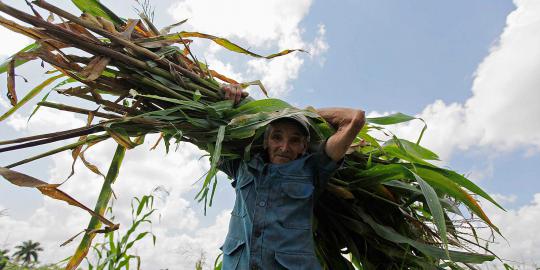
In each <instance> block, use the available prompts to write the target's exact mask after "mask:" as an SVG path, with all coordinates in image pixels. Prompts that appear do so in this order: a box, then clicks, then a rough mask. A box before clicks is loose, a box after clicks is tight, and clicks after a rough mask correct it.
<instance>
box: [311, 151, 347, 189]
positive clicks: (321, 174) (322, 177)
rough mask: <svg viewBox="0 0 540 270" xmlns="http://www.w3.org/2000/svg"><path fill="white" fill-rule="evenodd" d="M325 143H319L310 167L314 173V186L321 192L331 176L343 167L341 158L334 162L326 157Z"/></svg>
mask: <svg viewBox="0 0 540 270" xmlns="http://www.w3.org/2000/svg"><path fill="white" fill-rule="evenodd" d="M325 147H326V141H324V142H323V143H321V144H320V145H319V146H318V147H317V150H316V151H315V152H314V153H313V156H312V166H313V167H314V168H313V169H314V171H315V176H316V177H315V181H314V183H313V184H314V185H315V187H316V188H318V189H320V190H323V189H324V188H325V187H326V184H328V181H329V180H330V178H331V177H332V175H333V174H334V173H335V172H336V171H337V170H338V169H339V168H340V167H341V166H342V165H343V160H344V159H343V158H342V159H341V160H339V161H334V160H332V158H330V157H329V156H328V154H327V153H326V151H325Z"/></svg>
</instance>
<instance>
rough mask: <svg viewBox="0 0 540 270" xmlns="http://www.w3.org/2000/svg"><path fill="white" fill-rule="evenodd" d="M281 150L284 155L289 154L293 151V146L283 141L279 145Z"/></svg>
mask: <svg viewBox="0 0 540 270" xmlns="http://www.w3.org/2000/svg"><path fill="white" fill-rule="evenodd" d="M279 150H280V151H281V152H282V153H288V152H290V150H291V145H290V143H289V142H288V141H283V142H281V144H280V145H279Z"/></svg>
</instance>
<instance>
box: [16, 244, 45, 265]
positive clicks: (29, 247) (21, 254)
mask: <svg viewBox="0 0 540 270" xmlns="http://www.w3.org/2000/svg"><path fill="white" fill-rule="evenodd" d="M40 245H41V244H40V243H39V242H33V241H32V240H28V241H24V242H23V243H22V244H20V245H18V246H16V247H15V249H16V251H15V253H13V256H14V257H15V259H16V260H22V262H23V265H30V264H32V263H37V262H38V252H40V251H43V248H42V247H41V246H40Z"/></svg>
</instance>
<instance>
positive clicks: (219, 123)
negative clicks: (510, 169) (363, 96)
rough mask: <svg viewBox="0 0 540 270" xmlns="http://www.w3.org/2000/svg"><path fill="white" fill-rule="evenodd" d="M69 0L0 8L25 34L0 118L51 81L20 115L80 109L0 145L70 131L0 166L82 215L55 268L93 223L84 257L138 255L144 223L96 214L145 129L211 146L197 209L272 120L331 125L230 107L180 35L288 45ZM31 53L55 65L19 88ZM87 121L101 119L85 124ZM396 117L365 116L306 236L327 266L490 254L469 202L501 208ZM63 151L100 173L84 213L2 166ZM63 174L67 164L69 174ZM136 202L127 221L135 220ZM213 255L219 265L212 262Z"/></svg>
mask: <svg viewBox="0 0 540 270" xmlns="http://www.w3.org/2000/svg"><path fill="white" fill-rule="evenodd" d="M72 2H73V3H74V4H75V5H76V6H77V7H78V8H79V9H80V10H81V11H82V12H83V14H82V15H81V16H75V15H73V14H71V13H68V12H66V11H65V10H62V9H61V8H59V7H57V6H54V5H51V4H49V3H48V2H47V1H45V0H35V1H33V2H32V4H31V6H32V7H33V8H34V7H39V8H42V9H44V10H47V12H50V13H52V14H54V15H56V16H59V17H61V18H62V22H59V23H54V21H50V20H45V19H44V18H43V16H41V15H39V12H38V11H37V10H36V9H33V14H28V13H25V12H22V11H19V10H17V9H14V8H12V7H10V6H9V5H6V4H4V3H3V2H0V12H3V13H6V14H8V15H10V16H12V17H14V18H17V19H19V20H21V21H23V22H25V23H28V24H30V25H32V26H33V27H27V26H24V25H20V24H18V23H16V22H14V21H10V20H8V19H5V18H3V17H0V25H3V26H5V27H7V28H8V29H10V30H12V31H15V32H18V33H21V34H23V35H26V36H29V37H31V38H32V39H34V40H36V43H34V44H32V45H29V46H27V47H26V48H23V49H22V50H21V51H20V52H18V53H16V54H15V55H13V56H12V57H11V58H9V59H8V60H7V61H6V62H5V63H4V64H2V65H0V73H7V81H8V85H7V89H8V97H9V100H10V102H11V104H12V107H11V108H10V109H8V110H7V111H6V112H4V113H3V114H2V115H0V121H3V120H5V119H7V118H8V117H9V116H10V115H12V114H13V113H14V112H15V111H16V110H18V109H19V108H21V107H22V106H24V105H25V104H27V103H28V102H29V101H30V100H32V99H33V98H35V97H36V96H37V95H39V94H40V93H41V92H42V91H43V90H44V89H46V88H48V87H49V86H50V85H53V86H52V88H51V92H49V93H48V94H46V95H44V96H43V98H42V100H41V101H40V102H38V103H37V106H36V108H35V109H34V111H33V113H32V114H31V116H32V115H34V113H36V112H37V111H38V110H39V108H41V107H49V108H53V109H57V110H62V111H69V112H73V113H78V114H83V115H85V116H87V119H88V120H87V125H86V126H84V127H80V128H76V129H72V130H65V131H60V132H51V133H47V134H40V135H34V136H30V137H25V138H17V139H12V140H7V141H2V142H0V145H2V147H1V148H0V152H8V151H14V150H18V149H22V148H27V147H34V146H37V145H43V144H48V143H52V142H56V141H62V140H66V139H70V138H78V140H77V141H76V142H72V143H69V144H67V145H64V146H62V147H59V148H56V149H52V150H49V151H47V152H45V153H42V154H38V155H35V156H32V157H29V158H27V159H24V160H21V161H19V162H16V163H13V164H9V165H7V166H5V167H0V175H2V176H3V177H4V178H5V179H7V180H8V181H9V182H11V183H13V184H15V185H18V186H22V187H33V188H36V189H38V190H39V191H40V192H42V193H43V194H44V195H45V196H49V197H52V198H54V199H58V200H63V201H65V202H68V203H69V204H71V205H74V206H76V207H79V208H81V209H83V210H85V211H87V212H88V213H90V214H91V215H92V218H91V219H90V222H89V224H88V226H87V229H86V231H85V234H84V236H83V239H82V240H81V242H80V243H79V246H78V247H77V250H76V251H75V253H74V255H73V256H72V257H71V259H70V261H69V262H68V265H67V266H66V269H68V270H73V269H76V268H77V266H78V265H79V264H80V262H81V261H82V260H83V258H85V256H86V254H87V253H88V251H89V249H90V248H91V246H92V241H93V239H94V238H95V236H96V235H97V234H99V233H106V234H107V239H108V241H107V243H105V244H102V245H101V244H100V245H98V246H97V247H96V246H94V250H95V251H96V252H97V251H98V250H99V252H100V253H99V254H100V255H99V256H98V257H99V258H100V259H101V261H99V263H97V264H95V265H92V267H96V268H97V267H98V265H100V267H101V266H103V265H107V267H111V269H116V268H115V267H123V266H126V265H129V263H130V262H131V261H133V260H135V261H138V260H140V259H138V258H137V257H136V256H133V255H128V254H127V251H128V250H129V248H131V247H132V245H133V244H134V243H135V242H136V241H138V240H140V239H137V238H138V237H139V236H140V237H145V236H146V235H147V234H144V233H142V234H139V235H138V236H137V237H135V239H134V240H129V239H131V238H130V236H131V235H132V234H133V233H134V231H128V234H126V235H124V236H122V237H121V236H117V237H116V238H115V235H114V233H112V232H113V231H115V230H117V229H118V228H119V226H118V224H114V223H113V222H112V221H110V220H108V219H107V218H105V217H104V216H103V215H104V213H105V212H106V209H107V205H108V204H109V201H110V199H111V197H112V188H111V186H112V185H113V184H114V182H115V180H116V179H117V176H118V175H119V173H120V168H121V164H122V160H123V157H124V155H125V154H126V151H127V150H128V149H132V148H135V147H137V146H139V145H141V144H142V143H143V142H144V139H145V136H146V135H147V134H160V139H159V140H158V142H156V144H157V143H160V142H162V143H164V145H165V148H166V151H169V148H170V144H171V142H179V141H185V142H189V143H192V144H194V145H196V146H198V147H199V148H200V149H203V150H205V151H207V152H208V153H209V155H210V157H211V158H210V169H209V171H208V173H207V174H206V175H205V177H203V180H202V181H201V182H202V185H201V189H200V192H199V193H198V194H197V196H196V199H197V200H198V201H199V202H202V203H204V206H205V209H206V207H207V206H212V203H213V196H214V193H215V191H216V187H217V184H218V183H217V177H216V174H217V171H218V169H217V164H218V161H219V160H220V159H238V158H244V159H249V158H250V157H251V156H252V154H253V153H255V152H257V151H260V150H261V148H262V145H261V135H262V134H263V132H264V127H265V126H266V125H267V124H268V123H270V122H271V121H273V120H274V119H276V118H280V117H283V116H291V115H298V114H301V115H304V116H306V117H308V118H310V121H311V123H310V128H311V129H312V134H313V141H314V143H316V142H321V141H324V140H325V139H326V138H328V137H329V136H331V135H332V134H333V132H334V130H333V127H332V126H330V125H329V124H328V123H326V122H325V121H324V119H322V118H321V117H320V116H319V115H318V114H317V113H316V111H315V110H313V109H312V108H306V109H298V108H295V107H293V106H291V105H290V104H288V103H287V102H285V101H282V100H279V99H270V98H269V99H262V100H254V99H252V98H249V97H248V98H245V99H244V100H243V101H242V102H241V103H240V104H238V106H235V105H234V104H233V103H232V102H231V101H228V100H226V101H224V100H223V93H222V91H221V89H220V83H238V82H236V81H235V80H233V79H231V78H228V77H226V76H224V75H222V74H219V73H218V72H216V71H214V70H210V69H209V68H208V66H206V65H205V64H203V63H201V62H199V61H198V60H197V58H196V57H195V56H194V55H193V54H192V52H191V51H190V49H189V44H190V43H191V42H193V40H192V39H193V38H205V39H209V40H211V41H213V42H215V43H217V44H219V45H221V46H223V47H225V48H227V49H229V50H231V51H234V52H238V53H243V54H246V55H249V56H252V57H259V58H266V59H270V58H273V57H278V56H282V55H286V54H288V53H291V52H293V51H296V50H283V51H281V52H279V53H276V54H272V55H268V56H262V55H259V54H256V53H253V52H251V51H249V50H246V49H244V48H242V47H240V46H238V45H236V44H234V43H232V42H230V41H228V40H226V39H224V38H220V37H216V36H213V35H208V34H203V33H199V32H186V31H181V32H177V33H173V34H170V33H169V32H170V30H171V28H172V26H170V27H165V28H163V29H161V30H158V29H157V28H156V26H155V25H153V23H152V22H151V18H148V15H144V14H143V16H141V20H139V19H124V18H120V17H118V16H117V15H116V14H114V13H113V12H112V11H111V10H110V9H108V8H107V7H105V6H104V5H103V4H101V3H100V2H99V1H96V0H72ZM145 10H148V9H146V8H145ZM143 13H144V12H143ZM146 13H148V12H146ZM181 23H182V22H180V23H178V24H175V25H181ZM70 48H76V49H79V50H82V51H84V52H85V53H84V54H73V50H67V49H70ZM37 58H40V59H41V60H43V61H44V62H47V63H48V64H50V65H51V66H52V68H53V69H52V70H51V71H50V72H48V74H50V77H49V78H48V79H46V80H45V81H44V82H42V83H41V84H39V85H38V86H36V87H35V88H34V89H32V90H30V91H28V92H27V93H26V95H25V96H24V97H22V98H21V99H19V98H18V96H17V91H16V87H15V77H16V74H15V68H16V67H18V66H20V65H22V64H24V63H26V62H28V61H30V60H33V59H37ZM53 83H55V84H53ZM240 85H241V86H242V87H247V86H248V85H260V86H261V89H262V90H263V92H264V93H265V94H266V90H265V89H264V87H262V84H261V83H260V82H258V81H254V82H248V83H242V84H240ZM52 91H54V92H52ZM50 94H53V95H52V96H54V94H60V95H64V96H69V97H70V98H71V99H77V100H78V101H81V100H84V101H89V102H90V103H91V105H89V107H90V108H88V107H84V108H81V107H77V106H79V105H78V104H80V102H76V103H74V104H72V105H67V104H60V103H55V102H50V101H48V98H49V97H50V96H51V95H50ZM74 105H77V106H74ZM31 116H30V117H31ZM94 118H99V119H101V121H99V122H97V123H96V122H95V121H94ZM407 121H423V120H421V119H417V118H415V117H412V116H408V115H404V114H401V113H396V114H392V115H387V116H384V117H376V118H368V119H367V122H368V124H367V125H366V126H365V127H364V128H363V129H362V131H360V132H359V134H358V135H357V138H356V141H355V143H353V145H351V147H350V149H349V151H348V154H347V155H346V157H345V159H344V165H343V166H342V168H340V169H339V170H338V171H337V172H336V174H335V175H334V176H333V178H332V179H331V180H330V182H329V184H328V186H327V187H326V190H325V192H323V193H322V195H321V196H320V198H319V199H318V200H317V203H316V205H315V209H314V211H315V220H314V224H313V226H314V227H313V229H314V235H313V237H314V239H315V245H316V253H317V256H318V257H319V259H320V261H321V264H322V265H323V267H324V268H325V269H339V270H341V269H347V270H348V269H351V270H352V269H355V268H356V269H434V268H438V269H441V268H442V269H467V268H469V267H470V266H471V265H473V264H481V263H483V262H486V261H491V260H494V259H495V258H496V256H495V254H493V253H492V252H491V251H490V250H489V249H487V248H485V246H486V245H484V243H483V242H482V240H481V239H480V238H479V237H477V232H476V230H477V229H479V228H481V227H482V226H485V227H487V228H489V229H490V230H493V231H495V232H497V233H500V232H499V230H498V228H497V227H496V226H495V224H493V223H492V222H491V221H490V219H489V217H488V216H487V215H486V214H485V213H484V211H483V209H482V207H481V206H480V204H479V202H478V200H479V198H482V199H484V200H486V201H487V202H489V203H492V204H494V205H496V206H498V207H500V205H499V204H497V202H496V201H495V200H493V198H491V197H490V196H489V195H488V194H487V193H486V192H485V191H483V190H482V189H481V188H480V187H478V186H477V185H476V184H474V183H473V182H472V181H470V180H469V179H467V178H466V177H464V176H463V175H462V174H459V173H457V172H454V171H452V170H449V169H445V168H440V167H438V166H436V165H434V164H433V161H436V160H438V159H439V157H438V156H437V154H435V153H434V152H432V151H430V150H429V149H426V148H425V147H423V146H422V145H421V144H420V143H421V139H422V135H423V133H424V131H425V129H426V125H425V126H424V128H423V129H422V130H421V131H420V135H419V137H418V139H417V140H416V141H415V142H412V141H408V140H404V139H401V138H398V137H397V136H395V135H393V134H392V133H391V132H388V131H386V130H385V128H384V126H386V125H394V124H399V123H404V122H407ZM380 131H382V132H383V134H384V136H380V137H375V135H374V133H375V132H380ZM108 139H112V140H114V141H115V142H116V143H117V144H118V145H117V148H116V151H115V153H114V155H113V157H112V158H111V164H110V167H109V170H108V171H107V173H105V174H103V173H101V172H100V171H99V170H98V169H97V167H96V166H94V165H93V164H91V163H89V162H88V161H87V160H86V159H85V158H84V154H85V152H86V150H88V149H89V148H90V147H91V146H93V145H95V144H97V143H99V142H102V141H104V140H108ZM3 145H6V146H3ZM62 151H71V154H72V156H73V164H74V163H75V162H76V161H77V160H78V159H79V158H80V160H82V162H83V163H84V165H85V166H86V167H87V168H88V169H89V170H91V171H92V172H94V173H96V174H98V175H100V176H103V177H104V180H105V181H104V183H103V185H102V188H101V191H100V193H99V197H98V199H97V203H96V205H95V207H94V209H93V210H92V209H90V208H88V207H86V206H84V205H83V204H81V203H80V202H78V201H77V200H75V199H74V198H73V197H71V196H69V195H68V194H66V193H64V192H62V191H61V190H60V189H59V185H56V184H49V183H46V182H44V181H41V180H38V179H36V178H33V177H30V176H28V175H25V174H22V173H20V172H16V171H14V170H12V168H14V167H16V166H19V165H22V164H25V163H28V162H32V161H35V160H37V159H40V158H43V157H47V156H50V155H53V154H56V153H60V152H62ZM73 173H74V171H73V170H72V172H71V173H70V176H71V175H73ZM172 180H173V179H171V181H172ZM190 180H191V179H190ZM148 200H150V199H147V201H148ZM142 201H143V200H141V201H140V202H139V207H140V205H141V203H142ZM500 208H502V207H500ZM140 211H142V210H140ZM140 211H137V215H136V216H135V217H136V220H139V221H141V222H145V221H144V219H145V218H146V217H145V216H144V215H142V216H139V215H140V214H141V212H140ZM151 212H152V211H150V212H149V213H151ZM472 215H474V216H475V217H476V219H475V220H474V222H472V221H473V220H471V219H470V218H469V217H470V216H472ZM141 218H142V219H141ZM134 220H135V219H134ZM135 224H140V223H137V222H134V223H133V224H132V227H133V226H135ZM103 226H105V227H104V228H102V227H103ZM137 226H138V225H137ZM137 226H135V228H136V227H137ZM147 233H148V232H147ZM130 243H131V244H130ZM344 254H347V256H348V258H346V257H345V256H343V255H344ZM121 264H122V265H121ZM215 266H217V267H219V263H218V261H217V260H216V263H215ZM103 267H105V266H103Z"/></svg>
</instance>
